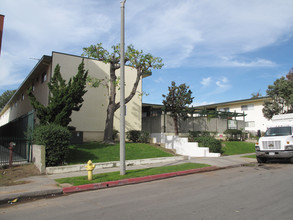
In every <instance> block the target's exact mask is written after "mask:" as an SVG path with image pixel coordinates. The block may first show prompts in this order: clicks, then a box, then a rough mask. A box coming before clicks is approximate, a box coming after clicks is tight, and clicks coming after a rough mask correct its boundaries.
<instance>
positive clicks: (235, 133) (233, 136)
mask: <svg viewBox="0 0 293 220" xmlns="http://www.w3.org/2000/svg"><path fill="white" fill-rule="evenodd" d="M224 134H226V135H227V137H228V140H229V141H237V140H239V139H240V140H242V139H243V136H242V131H241V130H238V129H227V130H226V131H224Z"/></svg>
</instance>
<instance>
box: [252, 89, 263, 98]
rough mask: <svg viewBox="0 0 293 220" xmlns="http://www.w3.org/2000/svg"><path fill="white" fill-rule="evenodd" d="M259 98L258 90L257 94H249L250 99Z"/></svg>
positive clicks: (260, 95)
mask: <svg viewBox="0 0 293 220" xmlns="http://www.w3.org/2000/svg"><path fill="white" fill-rule="evenodd" d="M259 97H262V94H261V93H260V90H259V91H258V92H254V93H251V99H256V98H259Z"/></svg>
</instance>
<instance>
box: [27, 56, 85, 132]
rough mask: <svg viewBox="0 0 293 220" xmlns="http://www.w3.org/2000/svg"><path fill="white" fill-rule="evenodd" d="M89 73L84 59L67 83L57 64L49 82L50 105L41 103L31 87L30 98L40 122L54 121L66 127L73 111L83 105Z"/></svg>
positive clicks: (43, 123)
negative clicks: (85, 67)
mask: <svg viewBox="0 0 293 220" xmlns="http://www.w3.org/2000/svg"><path fill="white" fill-rule="evenodd" d="M87 75H88V71H85V69H84V62H83V61H82V62H81V64H80V65H79V67H78V73H77V74H76V75H75V76H74V77H73V78H70V80H69V81H68V83H66V81H65V80H64V79H63V78H62V76H61V73H60V65H59V64H57V65H56V67H55V70H54V75H53V77H52V78H51V80H50V82H49V83H48V87H49V90H50V95H49V104H48V106H44V105H43V104H41V103H40V102H39V101H38V100H37V99H36V97H35V96H34V94H33V90H32V88H30V89H29V91H28V94H29V99H30V101H31V104H32V106H33V107H34V109H35V110H36V112H37V113H36V114H37V117H38V118H39V119H40V124H42V125H46V124H50V123H54V124H57V125H61V126H64V127H66V126H67V125H68V124H69V123H70V121H71V118H70V116H71V114H72V111H79V110H80V108H81V107H82V103H83V101H84V100H83V98H82V97H83V95H84V94H85V93H86V92H87V91H86V90H85V87H86V79H87Z"/></svg>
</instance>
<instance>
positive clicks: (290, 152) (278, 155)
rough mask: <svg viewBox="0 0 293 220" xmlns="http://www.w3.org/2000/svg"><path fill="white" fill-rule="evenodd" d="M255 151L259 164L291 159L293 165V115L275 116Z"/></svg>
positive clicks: (256, 145)
mask: <svg viewBox="0 0 293 220" xmlns="http://www.w3.org/2000/svg"><path fill="white" fill-rule="evenodd" d="M255 151H256V159H257V162H259V163H265V162H266V161H267V160H268V159H290V161H291V163H293V113H290V114H283V115H275V116H273V118H272V120H271V123H270V124H269V127H268V129H267V131H266V133H265V134H264V136H263V137H261V138H260V139H259V140H258V142H257V143H256V144H255Z"/></svg>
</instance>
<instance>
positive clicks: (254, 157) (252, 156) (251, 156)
mask: <svg viewBox="0 0 293 220" xmlns="http://www.w3.org/2000/svg"><path fill="white" fill-rule="evenodd" d="M243 157H247V158H253V159H256V155H255V154H253V155H247V156H243Z"/></svg>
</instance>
